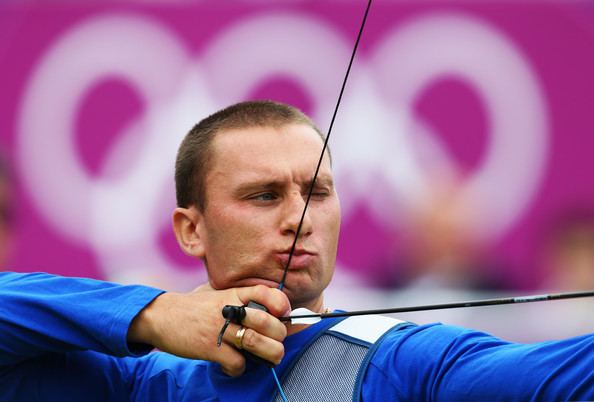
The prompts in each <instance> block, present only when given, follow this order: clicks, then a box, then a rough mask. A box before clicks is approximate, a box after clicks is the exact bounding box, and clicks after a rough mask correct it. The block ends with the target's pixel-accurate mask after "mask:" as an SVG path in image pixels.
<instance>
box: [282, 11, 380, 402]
mask: <svg viewBox="0 0 594 402" xmlns="http://www.w3.org/2000/svg"><path fill="white" fill-rule="evenodd" d="M371 2H372V0H368V2H367V7H366V8H365V14H364V15H363V21H362V22H361V26H360V28H359V33H358V34H357V39H356V40H355V46H354V47H353V52H352V53H351V58H350V60H349V65H348V67H347V70H346V73H345V75H344V79H343V80H342V86H341V87H340V93H339V94H338V100H337V101H336V107H335V108H334V113H332V119H331V120H330V126H329V127H328V134H327V135H326V138H325V139H324V146H323V147H322V152H321V153H320V158H319V160H318V164H317V165H316V170H315V172H314V175H313V178H312V180H311V184H310V186H309V190H308V192H307V198H306V200H305V205H304V206H303V212H302V213H301V218H300V219H299V224H298V225H297V230H296V231H295V238H294V239H293V244H292V245H291V250H290V251H289V258H288V259H287V265H285V269H284V271H283V277H282V279H281V281H280V283H279V284H278V289H279V290H283V288H284V287H285V280H286V279H287V272H288V271H289V266H290V265H291V259H292V258H293V254H294V253H295V247H297V240H299V233H301V227H302V226H303V221H304V220H305V213H306V212H307V207H308V206H309V201H310V200H311V195H312V194H313V189H314V186H315V184H316V179H317V178H318V173H319V172H320V167H321V166H322V161H323V160H324V153H326V149H327V148H328V140H329V139H330V134H331V133H332V127H334V121H335V120H336V116H337V114H338V108H339V107H340V102H341V101H342V96H343V94H344V90H345V88H346V83H347V81H348V79H349V74H350V72H351V67H352V66H353V60H354V59H355V55H356V54H357V48H358V47H359V42H360V41H361V36H362V35H363V29H364V28H365V22H366V21H367V15H368V14H369V9H370V8H371ZM271 369H272V375H273V377H274V380H275V382H276V386H277V388H278V391H279V394H280V396H281V398H282V400H283V401H284V402H287V397H286V396H285V393H284V391H283V388H282V386H281V384H280V381H279V380H278V376H277V375H276V371H275V370H274V367H272V368H271Z"/></svg>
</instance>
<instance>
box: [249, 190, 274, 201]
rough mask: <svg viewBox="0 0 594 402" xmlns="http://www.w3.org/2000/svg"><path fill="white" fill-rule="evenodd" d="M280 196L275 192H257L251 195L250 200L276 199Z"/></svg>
mask: <svg viewBox="0 0 594 402" xmlns="http://www.w3.org/2000/svg"><path fill="white" fill-rule="evenodd" d="M277 198H278V196H277V195H276V194H275V193H272V192H266V193H260V194H256V195H253V196H251V197H250V200H255V201H274V200H276V199H277Z"/></svg>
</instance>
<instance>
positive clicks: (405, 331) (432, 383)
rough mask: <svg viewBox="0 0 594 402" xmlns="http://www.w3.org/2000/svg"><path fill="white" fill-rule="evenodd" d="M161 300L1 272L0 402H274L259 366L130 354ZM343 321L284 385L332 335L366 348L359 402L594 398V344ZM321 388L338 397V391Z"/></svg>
mask: <svg viewBox="0 0 594 402" xmlns="http://www.w3.org/2000/svg"><path fill="white" fill-rule="evenodd" d="M161 293H162V291H161V290H159V289H154V288H150V287H145V286H121V285H116V284H111V283H106V282H100V281H94V280H89V279H73V278H61V277H55V276H51V275H47V274H29V275H23V274H14V273H1V274H0V400H1V401H26V402H33V401H61V402H62V401H89V402H93V401H193V402H196V401H245V402H248V401H266V400H274V399H275V398H277V389H276V386H275V384H274V380H273V377H272V375H271V372H270V369H269V368H267V367H265V366H263V365H259V364H256V363H253V362H248V364H247V369H246V373H245V374H244V375H242V376H240V377H238V378H231V377H228V376H226V375H225V374H223V373H222V372H221V370H220V367H219V365H218V364H215V363H209V362H203V361H197V360H189V359H184V358H179V357H176V356H172V355H169V354H167V353H163V352H150V351H149V348H148V347H147V346H146V345H130V344H128V343H127V341H126V337H127V332H128V327H129V325H130V323H131V322H132V320H133V318H134V317H135V316H136V315H137V314H138V312H139V311H140V310H142V308H144V307H145V306H146V305H148V304H149V303H150V302H151V301H152V300H153V299H154V298H155V297H157V296H158V295H159V294H161ZM337 322H338V320H324V321H322V322H321V323H319V324H316V325H312V326H310V327H308V328H306V329H305V330H303V331H301V332H299V333H297V334H295V335H291V336H289V337H287V339H286V340H285V343H284V344H285V358H284V359H283V361H282V363H281V364H280V365H279V366H277V367H276V371H277V373H278V375H279V377H281V379H284V380H285V383H286V380H287V378H289V377H290V375H291V373H293V371H294V370H295V367H296V366H295V364H296V362H301V361H303V356H304V355H305V354H306V353H307V351H311V350H313V349H312V348H314V347H315V346H317V345H319V344H320V341H319V339H321V336H322V335H325V334H329V333H330V334H333V335H332V336H337V337H342V339H343V340H346V341H348V342H351V343H352V344H357V345H360V346H363V347H366V351H365V354H364V358H363V359H362V363H361V365H360V367H359V368H358V370H357V374H356V377H357V378H356V379H355V395H354V398H353V399H354V400H363V401H386V400H393V401H399V400H403V401H407V400H444V401H450V400H451V401H463V400H469V401H470V400H472V401H477V400H505V401H509V400H539V401H541V400H586V399H594V369H593V367H594V350H593V348H594V336H592V335H585V336H582V337H577V338H572V339H568V340H564V341H554V342H543V343H537V344H530V345H522V344H515V343H510V342H505V341H502V340H500V339H497V338H494V337H492V336H490V335H487V334H483V333H481V332H477V331H472V330H467V329H463V328H458V327H452V326H447V325H441V324H432V325H422V326H416V325H413V324H410V323H400V324H398V325H396V326H394V327H393V328H392V329H390V330H388V331H387V332H385V333H384V334H383V335H382V336H381V337H379V339H378V340H377V341H373V342H368V341H365V340H363V341H361V340H359V339H355V338H352V339H351V338H349V336H345V335H341V334H338V335H336V334H337V332H336V331H335V328H336V327H337V325H336V324H337ZM366 342H367V343H366ZM320 355H324V353H321V354H320ZM340 359H344V358H343V357H341V358H340ZM325 385H326V386H328V387H332V384H331V383H330V381H327V384H325ZM303 386H304V387H308V386H309V385H308V384H304V385H303ZM288 397H289V401H291V400H292V399H291V394H289V395H288ZM293 400H299V399H298V398H295V397H294V399H293Z"/></svg>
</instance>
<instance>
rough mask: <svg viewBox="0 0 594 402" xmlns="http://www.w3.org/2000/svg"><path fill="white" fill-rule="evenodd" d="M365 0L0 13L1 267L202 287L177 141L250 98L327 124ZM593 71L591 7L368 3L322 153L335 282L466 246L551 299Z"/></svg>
mask: <svg viewBox="0 0 594 402" xmlns="http://www.w3.org/2000/svg"><path fill="white" fill-rule="evenodd" d="M364 3H365V2H362V1H282V2H279V1H234V2H215V1H213V2H210V1H196V2H175V4H169V3H166V2H162V3H161V2H125V1H119V2H97V3H94V2H60V1H54V2H44V3H41V2H40V3H37V2H25V4H19V3H18V2H2V3H0V62H1V72H0V144H1V146H2V148H3V150H4V153H5V155H6V157H7V159H8V160H9V162H10V163H11V164H12V168H13V172H12V173H13V176H14V186H15V194H14V200H15V201H16V205H17V206H16V212H15V217H14V219H13V223H14V225H15V228H14V234H13V248H12V251H11V256H10V258H9V261H8V262H7V264H6V266H7V267H8V268H9V269H11V270H17V271H34V270H43V271H49V272H54V273H58V274H65V275H82V276H91V277H96V278H103V279H110V280H118V281H124V282H130V281H134V282H144V283H152V284H156V285H158V286H161V287H165V288H170V289H187V288H188V287H192V286H193V285H195V284H197V283H199V282H200V281H202V280H204V278H205V276H204V274H203V272H202V269H201V268H200V265H201V264H200V263H199V262H197V261H192V260H189V259H187V257H184V256H183V255H182V253H181V252H180V251H178V249H177V245H176V244H175V240H174V238H173V235H172V233H171V229H170V214H171V211H172V209H173V207H174V186H173V165H174V159H175V152H176V150H177V146H178V145H179V142H180V141H181V138H182V137H183V135H184V134H185V133H186V132H187V131H188V129H189V128H190V127H191V126H192V125H193V124H194V123H195V122H197V121H198V120H200V119H201V118H203V117H205V116H206V115H208V114H210V113H212V112H213V111H215V110H217V109H218V108H221V107H223V106H225V105H228V104H230V103H234V102H238V101H241V100H245V99H253V98H271V99H275V100H279V101H284V102H289V103H292V104H294V105H296V106H298V107H300V108H302V109H303V110H304V111H305V112H306V113H308V114H309V115H311V116H312V117H313V119H314V120H315V121H316V122H317V123H318V124H319V126H320V127H321V128H322V130H324V131H325V130H327V127H328V125H329V122H330V117H331V115H332V109H333V107H334V104H335V102H336V99H337V97H338V93H339V89H340V85H341V81H342V78H343V75H344V72H345V70H346V67H347V63H348V59H349V56H350V52H351V50H352V46H353V44H354V40H355V37H356V33H357V31H358V28H359V24H360V20H361V18H362V14H363V11H364V7H365V4H364ZM593 72H594V5H592V3H591V2H584V1H559V2H556V1H542V2H535V1H526V2H523V1H515V2H510V1H502V2H497V1H481V2H469V1H435V2H433V1H377V2H376V3H375V4H374V6H373V7H372V10H371V13H370V16H369V21H368V25H367V28H366V31H365V33H364V35H363V38H362V42H361V48H360V53H359V54H358V55H357V58H356V60H355V64H354V67H353V71H352V76H351V79H350V82H349V83H348V86H347V90H346V92H345V95H344V100H343V104H342V107H341V109H340V110H339V113H338V117H337V122H336V126H335V127H334V129H333V134H332V140H331V148H332V152H333V161H334V169H335V175H336V180H337V186H338V190H339V194H340V197H341V201H342V205H343V211H342V212H343V229H342V234H341V236H342V242H341V246H340V250H339V259H338V267H337V269H338V270H339V271H340V272H342V273H345V274H354V275H355V277H356V278H360V279H361V281H363V282H368V283H371V284H381V285H387V286H403V285H407V284H408V283H409V282H410V281H412V280H413V279H414V277H415V275H417V274H419V275H422V274H424V273H425V272H424V271H423V269H422V268H418V267H422V266H423V264H432V263H433V262H434V261H436V260H435V259H433V260H432V258H433V256H435V255H437V254H439V255H445V256H446V257H447V256H450V255H454V256H458V254H457V253H458V252H459V251H460V249H463V250H464V253H466V256H467V257H468V255H472V258H471V259H472V264H471V265H473V266H474V267H475V269H479V270H483V272H482V273H481V275H478V276H484V277H485V278H490V279H489V280H487V281H486V282H489V284H491V285H494V286H503V287H528V288H534V287H538V286H544V285H543V283H545V282H546V281H545V279H544V277H545V275H546V274H547V269H548V268H547V264H548V263H547V262H546V261H545V259H546V255H545V254H546V250H545V249H546V247H547V244H549V239H550V238H551V237H554V236H553V234H554V233H552V232H554V230H555V229H554V228H555V227H557V226H556V225H557V222H559V221H563V219H566V218H565V217H566V216H571V215H572V214H574V213H576V211H580V212H583V211H588V210H594V186H593V185H592V179H591V177H590V175H591V172H592V171H593V170H594V158H593V157H592V156H593V151H594V79H593ZM312 171H313V167H312ZM469 258H470V257H469ZM452 259H453V260H455V261H454V262H455V263H457V261H458V260H456V258H452ZM460 264H461V265H464V264H468V261H463V262H460ZM415 266H418V267H416V268H413V267H415ZM483 274H484V275H483Z"/></svg>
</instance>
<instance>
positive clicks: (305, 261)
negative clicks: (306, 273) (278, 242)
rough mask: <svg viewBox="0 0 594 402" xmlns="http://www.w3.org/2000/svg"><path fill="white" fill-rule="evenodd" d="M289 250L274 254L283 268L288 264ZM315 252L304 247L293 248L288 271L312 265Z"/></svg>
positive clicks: (315, 256)
mask: <svg viewBox="0 0 594 402" xmlns="http://www.w3.org/2000/svg"><path fill="white" fill-rule="evenodd" d="M289 256H290V250H284V251H281V252H278V253H276V254H275V259H276V260H277V262H278V263H279V264H280V265H281V266H282V268H283V270H284V269H285V267H286V266H287V264H289ZM316 258H317V254H316V253H314V252H312V251H309V250H306V249H295V252H294V253H293V256H292V257H291V261H290V265H289V271H291V270H299V269H306V268H308V267H309V266H311V265H312V263H313V262H314V260H315V259H316Z"/></svg>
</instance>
